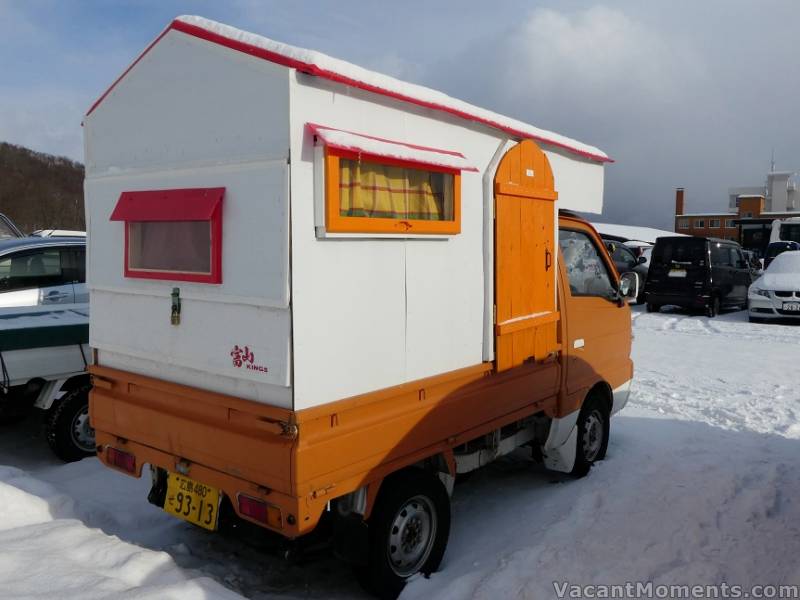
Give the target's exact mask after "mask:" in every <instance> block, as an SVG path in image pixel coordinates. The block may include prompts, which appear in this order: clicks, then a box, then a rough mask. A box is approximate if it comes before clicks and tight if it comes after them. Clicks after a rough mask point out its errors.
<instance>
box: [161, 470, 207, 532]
mask: <svg viewBox="0 0 800 600" xmlns="http://www.w3.org/2000/svg"><path fill="white" fill-rule="evenodd" d="M164 510H165V511H167V512H168V513H170V514H171V515H175V516H176V517H178V518H180V519H183V520H184V521H189V523H194V524H195V525H199V526H200V527H204V528H205V529H210V530H211V531H214V530H216V529H217V518H218V515H217V512H218V511H219V490H218V489H217V488H213V487H211V486H210V485H206V484H204V483H200V482H198V481H195V480H194V479H189V478H188V477H184V476H183V475H178V474H177V473H170V474H169V479H168V480H167V497H166V499H165V500H164Z"/></svg>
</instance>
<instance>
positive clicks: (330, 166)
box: [325, 146, 461, 235]
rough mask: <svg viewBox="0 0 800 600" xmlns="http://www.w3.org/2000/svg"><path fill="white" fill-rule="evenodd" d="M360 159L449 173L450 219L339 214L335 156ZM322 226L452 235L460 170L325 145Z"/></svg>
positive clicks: (457, 223)
mask: <svg viewBox="0 0 800 600" xmlns="http://www.w3.org/2000/svg"><path fill="white" fill-rule="evenodd" d="M342 158H344V159H350V160H362V161H365V162H374V163H378V164H382V165H390V166H398V167H408V168H411V169H422V170H426V171H434V172H437V173H447V174H449V175H452V176H453V219H452V220H450V221H428V220H423V219H390V218H382V217H349V216H342V215H341V214H340V212H339V210H340V206H341V204H340V200H341V198H340V195H339V173H340V170H339V160H340V159H342ZM325 230H326V231H327V232H329V233H390V234H424V235H455V234H459V233H461V171H459V170H457V169H448V168H446V167H436V166H432V165H427V164H422V163H417V162H412V161H404V160H398V159H394V158H387V157H385V156H377V155H372V154H362V153H357V152H351V151H348V150H340V149H338V148H331V147H329V146H326V147H325Z"/></svg>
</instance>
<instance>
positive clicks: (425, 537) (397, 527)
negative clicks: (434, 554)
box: [386, 496, 437, 577]
mask: <svg viewBox="0 0 800 600" xmlns="http://www.w3.org/2000/svg"><path fill="white" fill-rule="evenodd" d="M436 527H437V517H436V510H435V509H434V508H433V503H432V502H431V501H430V499H428V498H426V497H425V496H414V497H413V498H411V499H410V500H408V501H407V502H406V503H405V504H403V506H401V507H400V510H398V511H397V514H396V515H395V517H394V520H393V521H392V525H391V528H390V529H389V540H388V544H387V548H386V553H387V556H388V558H389V565H390V566H391V567H392V571H394V572H395V574H397V575H398V576H400V577H410V576H411V575H413V574H414V573H416V572H417V571H419V570H420V569H421V568H422V565H424V564H425V561H426V560H428V556H430V553H431V550H432V549H433V542H434V540H435V539H436Z"/></svg>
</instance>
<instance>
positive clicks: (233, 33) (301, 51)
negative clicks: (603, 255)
mask: <svg viewBox="0 0 800 600" xmlns="http://www.w3.org/2000/svg"><path fill="white" fill-rule="evenodd" d="M173 29H174V30H176V31H180V32H182V33H185V34H188V35H193V36H195V37H198V38H201V39H204V40H206V41H209V42H213V43H215V44H220V45H222V46H226V47H228V48H231V49H233V50H238V51H239V52H244V53H246V54H249V55H251V56H256V57H258V58H262V59H264V60H268V61H270V62H274V63H276V64H280V65H284V66H287V67H290V68H293V69H297V70H298V71H302V72H303V73H308V74H310V75H315V76H318V77H323V78H325V79H329V80H331V81H336V82H338V83H342V84H345V85H349V86H352V87H356V88H359V89H363V90H366V91H369V92H373V93H376V94H381V95H384V96H389V97H392V98H395V99H397V100H402V101H404V102H410V103H412V104H416V105H418V106H423V107H426V108H431V109H434V110H440V111H443V112H446V113H449V114H451V115H455V116H457V117H460V118H462V119H467V120H469V121H474V122H476V123H482V124H483V125H488V126H489V127H493V128H495V129H499V130H501V131H504V132H506V133H509V134H511V135H513V136H515V137H519V138H532V139H534V140H537V141H540V142H542V143H545V144H548V145H551V146H556V147H559V148H562V149H564V150H567V151H569V152H571V153H573V154H577V155H579V156H582V157H585V158H589V159H592V160H595V161H598V162H613V161H612V160H611V159H610V158H609V157H608V155H607V154H606V153H605V152H603V151H602V150H600V149H598V148H595V147H594V146H590V145H588V144H584V143H582V142H579V141H577V140H573V139H571V138H568V137H566V136H563V135H559V134H557V133H554V132H551V131H547V130H545V129H540V128H538V127H534V126H533V125H529V124H527V123H524V122H522V121H518V120H516V119H512V118H510V117H506V116H503V115H500V114H498V113H494V112H492V111H490V110H486V109H484V108H480V107H478V106H475V105H473V104H469V103H468V102H463V101H461V100H457V99H455V98H451V97H450V96H448V95H447V94H444V93H442V92H439V91H436V90H433V89H431V88H427V87H424V86H421V85H416V84H413V83H407V82H405V81H401V80H399V79H395V78H394V77H389V76H388V75H382V74H381V73H375V72H373V71H368V70H367V69H364V68H363V67H359V66H358V65H354V64H352V63H349V62H347V61H343V60H340V59H337V58H333V57H331V56H328V55H327V54H323V53H321V52H317V51H315V50H307V49H305V48H298V47H296V46H290V45H288V44H283V43H281V42H276V41H273V40H271V39H269V38H266V37H263V36H261V35H257V34H254V33H249V32H247V31H242V30H241V29H237V28H235V27H231V26H229V25H224V24H222V23H218V22H216V21H212V20H210V19H206V18H204V17H198V16H185V15H184V16H180V17H177V18H176V19H175V20H173V21H172V23H170V25H169V26H168V27H167V28H166V29H165V30H164V31H163V32H161V34H160V35H159V36H158V37H157V38H156V39H155V40H154V41H153V42H152V43H151V44H150V45H149V46H148V47H147V48H145V50H144V51H143V52H142V54H141V55H140V56H139V57H138V58H137V59H136V60H135V61H134V62H133V63H131V65H130V66H129V67H128V68H127V69H126V70H125V71H124V72H123V73H122V75H120V76H119V78H118V79H117V80H116V81H115V82H114V83H113V84H111V87H109V88H108V89H107V90H106V91H105V92H104V93H103V94H102V95H101V96H100V97H99V98H98V99H97V100H96V101H95V103H94V104H93V105H92V106H91V108H89V111H88V112H87V113H86V116H89V115H90V114H91V113H92V112H93V111H94V109H95V108H97V107H98V106H99V105H100V103H102V101H103V100H104V99H105V97H106V96H107V95H108V94H109V93H110V92H111V90H113V89H114V87H115V86H116V85H117V83H119V81H120V80H121V79H122V78H123V77H125V75H127V73H128V72H129V71H130V70H131V69H132V68H134V67H135V66H136V64H137V63H138V62H139V61H140V60H141V59H142V57H143V56H144V55H145V54H147V52H148V51H149V50H150V49H151V48H152V47H153V46H155V45H156V44H157V43H158V42H159V40H161V38H163V37H164V36H165V35H166V34H167V33H169V31H171V30H173Z"/></svg>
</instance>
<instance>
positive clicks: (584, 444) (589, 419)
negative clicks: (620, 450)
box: [571, 396, 609, 477]
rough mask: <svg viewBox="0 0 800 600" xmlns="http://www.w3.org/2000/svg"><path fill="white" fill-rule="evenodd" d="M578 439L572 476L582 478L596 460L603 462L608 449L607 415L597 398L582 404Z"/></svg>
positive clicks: (591, 397) (590, 398)
mask: <svg viewBox="0 0 800 600" xmlns="http://www.w3.org/2000/svg"><path fill="white" fill-rule="evenodd" d="M577 427H578V439H577V448H576V451H575V465H574V466H573V467H572V473H571V474H572V475H574V476H575V477H583V476H584V475H586V474H588V473H589V469H591V468H592V465H593V464H594V463H595V462H597V461H598V460H603V459H604V458H605V456H606V450H607V449H608V432H609V413H608V410H607V409H606V408H605V406H603V403H602V402H601V401H600V399H599V398H598V397H597V396H590V397H589V398H587V399H586V402H584V404H583V407H582V408H581V412H580V414H579V415H578V423H577Z"/></svg>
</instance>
